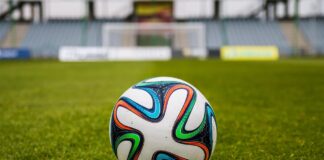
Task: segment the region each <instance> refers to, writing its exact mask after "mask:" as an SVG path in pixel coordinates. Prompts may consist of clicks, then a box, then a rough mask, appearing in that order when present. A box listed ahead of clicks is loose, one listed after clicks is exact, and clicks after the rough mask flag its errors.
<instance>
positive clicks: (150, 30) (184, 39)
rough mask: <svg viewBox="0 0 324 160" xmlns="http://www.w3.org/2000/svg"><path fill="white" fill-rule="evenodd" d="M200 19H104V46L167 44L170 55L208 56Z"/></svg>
mask: <svg viewBox="0 0 324 160" xmlns="http://www.w3.org/2000/svg"><path fill="white" fill-rule="evenodd" d="M205 30H206V29H205V25H204V24H203V23H107V24H105V25H103V36H102V37H103V39H102V45H103V47H113V48H116V47H117V48H118V47H122V48H129V47H131V48H134V47H141V48H144V47H150V48H152V47H153V48H154V47H157V48H159V47H169V48H170V49H171V51H172V53H173V55H180V56H185V57H200V58H205V57H206V56H207V49H206V33H205Z"/></svg>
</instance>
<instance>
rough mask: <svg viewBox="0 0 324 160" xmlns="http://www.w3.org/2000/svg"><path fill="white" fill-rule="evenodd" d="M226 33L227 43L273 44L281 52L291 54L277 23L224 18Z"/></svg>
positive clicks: (290, 49)
mask: <svg viewBox="0 0 324 160" xmlns="http://www.w3.org/2000/svg"><path fill="white" fill-rule="evenodd" d="M224 23H225V24H224V25H225V26H226V35H227V40H228V42H227V43H228V44H229V45H257V46H258V45H260V46H264V45H275V46H277V47H278V48H279V50H280V53H282V54H291V53H292V48H291V46H290V45H289V43H288V41H287V40H286V38H285V36H284V34H283V33H282V30H281V28H280V26H279V23H278V22H276V21H259V20H253V19H251V20H237V19H235V20H226V21H225V22H224Z"/></svg>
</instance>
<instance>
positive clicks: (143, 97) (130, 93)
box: [121, 88, 153, 109]
mask: <svg viewBox="0 0 324 160" xmlns="http://www.w3.org/2000/svg"><path fill="white" fill-rule="evenodd" d="M121 97H132V100H133V101H135V102H136V103H138V104H139V105H141V106H143V107H145V108H147V109H152V108H153V100H152V97H151V95H150V94H149V93H148V92H146V91H144V90H141V89H137V88H130V89H128V90H127V91H126V92H124V93H123V95H122V96H121Z"/></svg>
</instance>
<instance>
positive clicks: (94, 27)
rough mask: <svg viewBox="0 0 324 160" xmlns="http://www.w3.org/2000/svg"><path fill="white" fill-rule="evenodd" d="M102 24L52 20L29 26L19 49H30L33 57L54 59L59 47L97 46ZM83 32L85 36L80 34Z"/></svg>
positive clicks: (99, 42)
mask: <svg viewBox="0 0 324 160" xmlns="http://www.w3.org/2000/svg"><path fill="white" fill-rule="evenodd" d="M102 23H104V22H100V21H98V22H92V23H91V24H90V23H89V24H88V23H86V22H83V21H77V20H52V21H49V22H47V23H39V24H31V26H30V29H29V31H28V33H27V35H26V37H25V38H24V40H23V42H22V44H21V47H27V48H30V49H31V50H32V52H33V53H34V56H35V57H39V56H41V55H43V56H45V57H48V56H50V57H56V56H57V53H58V50H59V48H60V47H61V46H99V45H101V26H102ZM83 31H86V33H87V34H85V35H84V34H82V33H83ZM82 35H84V36H82Z"/></svg>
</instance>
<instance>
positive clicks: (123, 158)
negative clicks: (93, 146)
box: [117, 141, 132, 160]
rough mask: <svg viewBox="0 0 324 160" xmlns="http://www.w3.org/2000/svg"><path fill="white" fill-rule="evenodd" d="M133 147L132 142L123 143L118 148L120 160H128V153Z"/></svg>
mask: <svg viewBox="0 0 324 160" xmlns="http://www.w3.org/2000/svg"><path fill="white" fill-rule="evenodd" d="M131 147H132V142H130V141H123V142H121V143H120V144H119V145H118V147H117V157H118V160H127V157H128V153H129V152H130V150H131Z"/></svg>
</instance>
